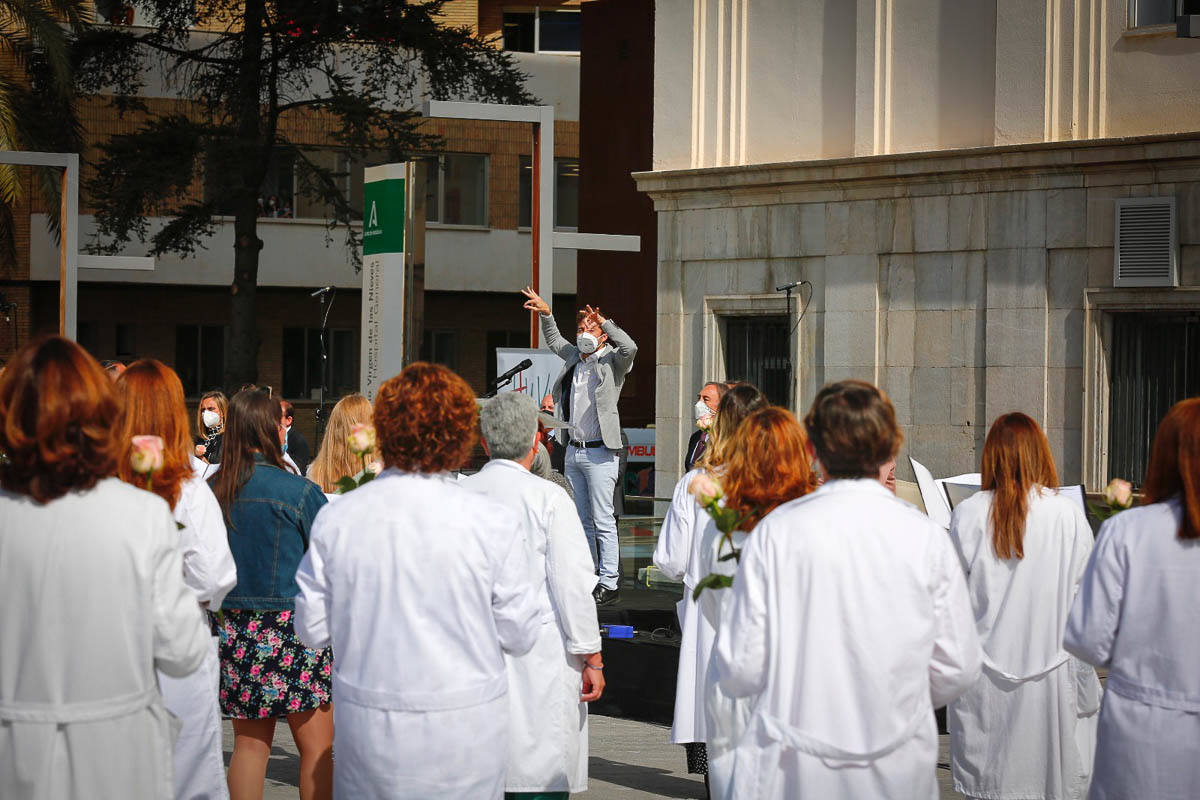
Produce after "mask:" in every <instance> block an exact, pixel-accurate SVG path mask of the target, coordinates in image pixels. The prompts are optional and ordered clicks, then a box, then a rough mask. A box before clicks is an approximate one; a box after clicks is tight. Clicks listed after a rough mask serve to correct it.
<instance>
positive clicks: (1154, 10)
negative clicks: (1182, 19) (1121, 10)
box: [1129, 0, 1176, 28]
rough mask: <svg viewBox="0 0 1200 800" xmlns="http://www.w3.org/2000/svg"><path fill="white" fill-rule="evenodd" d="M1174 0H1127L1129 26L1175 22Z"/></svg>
mask: <svg viewBox="0 0 1200 800" xmlns="http://www.w3.org/2000/svg"><path fill="white" fill-rule="evenodd" d="M1175 1H1176V0H1129V27H1130V28H1145V27H1147V26H1149V25H1171V24H1173V23H1174V22H1175Z"/></svg>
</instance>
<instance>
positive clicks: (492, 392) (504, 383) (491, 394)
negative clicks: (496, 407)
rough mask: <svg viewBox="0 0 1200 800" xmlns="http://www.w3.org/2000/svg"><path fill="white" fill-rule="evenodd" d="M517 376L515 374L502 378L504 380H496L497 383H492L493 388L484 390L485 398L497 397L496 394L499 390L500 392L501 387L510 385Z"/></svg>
mask: <svg viewBox="0 0 1200 800" xmlns="http://www.w3.org/2000/svg"><path fill="white" fill-rule="evenodd" d="M515 377H516V376H515V375H509V376H508V377H507V378H505V379H504V380H502V381H496V382H495V383H494V384H493V385H492V388H490V389H488V390H487V391H486V392H484V393H483V398H484V399H485V400H486V399H487V398H489V397H495V396H496V394H497V393H498V392H499V391H500V390H501V389H503V388H504V387H505V386H508V385H509V384H510V383H512V382H513V378H515Z"/></svg>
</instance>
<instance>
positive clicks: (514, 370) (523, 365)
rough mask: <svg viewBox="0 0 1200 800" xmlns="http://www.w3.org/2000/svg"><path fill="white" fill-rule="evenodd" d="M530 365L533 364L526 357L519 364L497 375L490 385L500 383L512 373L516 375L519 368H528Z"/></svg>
mask: <svg viewBox="0 0 1200 800" xmlns="http://www.w3.org/2000/svg"><path fill="white" fill-rule="evenodd" d="M532 366H533V361H532V360H530V359H528V358H527V359H525V360H524V361H522V362H521V363H520V364H517V365H516V366H515V367H513V368H512V369H510V370H509V371H508V372H506V373H504V374H503V375H499V376H497V378H496V380H495V381H494V382H493V383H492V385H493V386H499V385H500V384H502V383H504V382H505V381H506V380H508V379H509V378H511V377H512V376H513V375H516V374H517V373H518V372H520V371H521V370H523V369H529V368H530V367H532Z"/></svg>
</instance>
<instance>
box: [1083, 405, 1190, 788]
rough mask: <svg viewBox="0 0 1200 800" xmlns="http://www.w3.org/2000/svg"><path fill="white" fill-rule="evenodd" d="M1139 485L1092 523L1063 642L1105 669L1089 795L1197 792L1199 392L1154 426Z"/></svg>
mask: <svg viewBox="0 0 1200 800" xmlns="http://www.w3.org/2000/svg"><path fill="white" fill-rule="evenodd" d="M1142 491H1143V495H1144V496H1143V502H1144V503H1145V505H1143V506H1141V507H1140V508H1134V509H1130V510H1129V511H1122V512H1121V513H1119V514H1117V515H1116V516H1114V517H1112V518H1111V519H1109V520H1107V521H1106V522H1105V523H1104V525H1103V526H1102V527H1101V528H1100V538H1099V540H1098V541H1097V543H1096V549H1095V551H1094V552H1093V553H1092V557H1091V560H1090V561H1088V565H1087V571H1086V572H1085V573H1084V576H1083V583H1082V585H1081V587H1080V590H1079V596H1078V597H1076V598H1075V605H1074V606H1073V607H1072V609H1071V616H1070V618H1069V620H1068V622H1067V632H1066V637H1065V640H1064V643H1063V644H1064V646H1065V647H1066V649H1067V650H1068V651H1069V652H1071V653H1073V654H1074V655H1076V656H1078V657H1079V658H1082V659H1083V660H1085V661H1087V662H1089V663H1091V664H1095V665H1096V666H1098V667H1107V668H1108V683H1107V685H1106V691H1105V692H1104V702H1103V704H1102V705H1101V708H1100V725H1099V731H1098V735H1097V742H1096V762H1095V768H1094V772H1093V774H1092V786H1091V790H1090V791H1089V793H1088V797H1089V798H1090V800H1118V798H1120V799H1122V800H1123V799H1124V798H1131V797H1136V798H1138V800H1184V799H1185V798H1194V797H1196V796H1197V795H1198V794H1200V758H1197V753H1200V669H1198V668H1197V664H1200V622H1198V620H1200V615H1198V614H1197V601H1196V587H1197V586H1198V585H1200V398H1192V399H1190V400H1184V401H1182V402H1179V403H1176V404H1175V406H1174V407H1173V408H1172V409H1171V410H1170V411H1169V412H1168V413H1167V415H1166V417H1164V418H1163V421H1162V422H1161V423H1160V424H1159V426H1158V432H1157V434H1155V437H1154V447H1153V449H1152V451H1151V454H1150V464H1149V467H1148V468H1147V470H1146V481H1145V484H1144V485H1143V487H1142Z"/></svg>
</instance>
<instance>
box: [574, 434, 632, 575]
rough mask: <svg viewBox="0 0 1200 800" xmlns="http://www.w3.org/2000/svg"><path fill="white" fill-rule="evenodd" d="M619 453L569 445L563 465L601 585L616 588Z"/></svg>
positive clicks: (602, 448) (605, 449)
mask: <svg viewBox="0 0 1200 800" xmlns="http://www.w3.org/2000/svg"><path fill="white" fill-rule="evenodd" d="M619 456H620V453H619V452H618V451H616V450H609V449H608V448H607V447H574V446H572V445H568V446H567V456H566V459H565V464H564V466H565V467H566V470H567V480H569V481H570V482H571V490H572V491H573V492H575V508H576V510H577V511H579V520H580V521H581V522H582V523H583V532H584V533H585V534H587V540H588V546H589V547H591V548H592V563H593V564H594V565H595V566H596V574H597V575H599V576H600V585H601V586H603V587H604V588H606V589H616V588H617V576H618V573H617V561H618V559H619V558H620V551H619V548H618V544H617V520H616V517H614V516H613V493H614V492H615V491H616V487H617V469H618V467H619V465H620V460H619Z"/></svg>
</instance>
